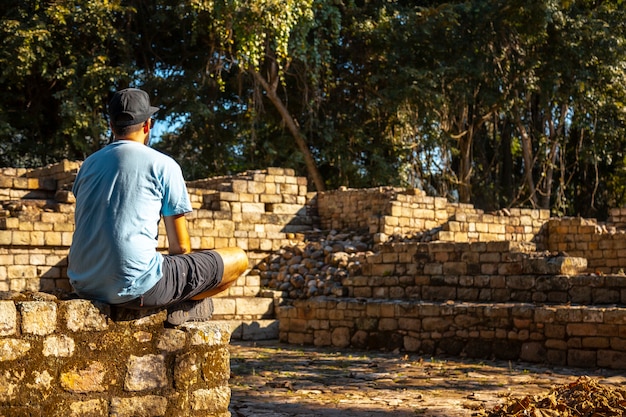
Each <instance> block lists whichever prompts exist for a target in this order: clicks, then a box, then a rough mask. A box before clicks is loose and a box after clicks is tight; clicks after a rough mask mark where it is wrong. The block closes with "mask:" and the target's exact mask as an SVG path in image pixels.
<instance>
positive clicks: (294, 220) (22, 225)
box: [0, 161, 315, 296]
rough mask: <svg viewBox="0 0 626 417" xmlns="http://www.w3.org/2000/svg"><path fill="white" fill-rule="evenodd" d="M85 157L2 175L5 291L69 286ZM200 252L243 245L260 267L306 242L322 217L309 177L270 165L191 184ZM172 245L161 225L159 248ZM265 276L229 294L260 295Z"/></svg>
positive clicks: (192, 226)
mask: <svg viewBox="0 0 626 417" xmlns="http://www.w3.org/2000/svg"><path fill="white" fill-rule="evenodd" d="M79 168H80V163H79V162H69V161H64V162H62V163H59V164H54V165H51V166H48V167H43V168H39V169H32V170H25V169H15V168H5V169H3V170H2V171H1V172H0V201H1V202H2V210H1V211H0V291H17V292H22V291H48V292H49V291H53V290H54V289H62V290H66V291H69V290H70V288H69V282H68V280H67V254H68V252H69V246H70V244H71V242H72V234H73V232H74V203H75V199H74V196H73V195H72V193H71V191H70V190H71V185H72V183H73V179H74V178H75V176H76V173H77V172H78V169H79ZM188 188H189V194H190V197H191V201H192V205H193V208H194V211H193V212H192V213H189V214H188V215H187V220H188V226H189V231H190V237H191V245H192V249H193V250H201V249H207V248H218V247H227V246H239V247H241V248H242V249H244V250H246V252H247V253H248V256H249V257H250V259H251V263H252V264H254V263H256V262H258V260H259V259H262V258H264V257H266V256H267V254H268V253H270V252H271V251H274V250H278V249H279V248H280V247H282V246H285V245H290V244H293V243H295V242H298V241H302V239H303V238H304V236H303V235H302V233H301V232H302V231H303V230H310V229H311V227H312V225H313V223H314V222H315V212H314V211H313V210H312V209H311V207H310V204H309V201H310V195H308V194H307V186H306V179H305V178H301V177H296V176H294V172H293V170H289V169H280V168H268V169H267V170H259V171H251V172H244V173H241V174H238V175H235V176H231V177H221V178H213V179H207V180H200V181H193V182H189V183H188ZM166 248H167V241H166V234H165V227H164V225H163V224H161V225H160V233H159V250H161V251H163V252H165V251H166ZM259 290H260V280H259V277H258V276H254V275H250V274H246V276H245V277H243V278H241V279H240V280H239V281H238V283H237V285H235V286H233V287H231V288H230V289H229V292H228V293H227V294H225V295H227V296H255V295H257V294H258V292H259Z"/></svg>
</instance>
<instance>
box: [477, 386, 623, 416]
mask: <svg viewBox="0 0 626 417" xmlns="http://www.w3.org/2000/svg"><path fill="white" fill-rule="evenodd" d="M625 414H626V389H623V388H620V387H615V386H609V385H602V384H600V383H599V382H598V380H596V379H593V378H590V377H587V376H581V377H579V378H578V379H577V380H576V381H574V382H571V383H567V384H563V385H559V386H557V387H555V388H553V389H552V390H551V391H550V392H549V393H548V394H547V395H546V396H525V397H523V398H509V399H508V400H507V402H506V403H505V404H503V405H498V406H496V407H494V408H493V410H491V411H490V412H489V413H488V414H486V415H487V416H488V417H526V416H530V417H612V416H623V415H625Z"/></svg>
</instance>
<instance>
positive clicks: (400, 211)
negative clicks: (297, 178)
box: [316, 187, 550, 244]
mask: <svg viewBox="0 0 626 417" xmlns="http://www.w3.org/2000/svg"><path fill="white" fill-rule="evenodd" d="M316 204H317V209H318V212H319V216H320V222H321V225H322V228H325V229H338V230H346V229H347V230H359V229H365V230H368V231H369V233H370V234H371V235H375V236H376V237H377V239H376V240H377V241H379V242H385V241H387V240H388V239H389V238H390V237H393V236H401V237H410V238H412V239H420V240H425V241H435V240H437V241H445V242H490V241H504V240H507V241H514V242H535V243H539V244H541V243H542V240H541V233H540V232H541V229H542V227H543V225H544V223H545V222H546V221H547V220H548V219H549V218H550V212H549V211H548V210H531V209H510V210H501V211H499V212H497V213H484V212H483V211H482V210H478V209H475V208H474V206H472V205H471V204H461V203H449V202H448V201H447V200H446V199H445V198H441V197H429V196H426V195H425V194H424V192H423V191H420V190H415V189H401V188H391V187H379V188H372V189H365V190H362V189H345V188H342V189H339V190H336V191H327V192H323V193H319V194H318V195H317V201H316Z"/></svg>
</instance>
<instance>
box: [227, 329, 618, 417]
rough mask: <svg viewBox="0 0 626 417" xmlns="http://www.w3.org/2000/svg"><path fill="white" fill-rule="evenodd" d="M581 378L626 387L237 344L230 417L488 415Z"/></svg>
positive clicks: (393, 356)
mask: <svg viewBox="0 0 626 417" xmlns="http://www.w3.org/2000/svg"><path fill="white" fill-rule="evenodd" d="M583 375H586V376H590V377H592V378H597V379H598V380H601V381H602V382H604V383H609V384H615V385H619V384H623V383H624V382H626V377H625V376H623V375H620V373H619V372H610V371H604V370H598V371H591V370H588V369H571V368H556V367H545V366H539V365H534V364H527V363H521V362H506V361H477V360H469V359H468V360H463V359H459V358H444V357H432V358H431V357H422V356H419V355H407V354H404V353H390V352H371V351H354V350H338V349H323V348H312V347H298V346H293V345H286V344H281V343H279V342H277V341H269V342H262V343H253V342H234V343H232V344H231V380H230V387H231V390H232V398H231V407H230V411H231V413H232V415H233V417H269V416H272V417H291V416H298V417H311V416H325V417H339V416H341V417H352V416H354V417H356V416H358V417H391V416H394V417H405V416H412V417H414V416H423V417H435V416H438V417H444V416H445V417H468V416H486V415H488V411H489V410H491V409H493V407H495V406H496V405H500V404H502V403H504V402H505V401H506V399H507V398H508V397H516V398H517V397H524V396H526V395H541V394H545V393H547V392H549V391H550V389H551V388H553V387H554V386H556V385H560V384H564V383H569V382H573V381H575V380H576V379H577V378H579V377H580V376H583Z"/></svg>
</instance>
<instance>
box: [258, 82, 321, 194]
mask: <svg viewBox="0 0 626 417" xmlns="http://www.w3.org/2000/svg"><path fill="white" fill-rule="evenodd" d="M251 72H252V74H253V75H254V78H255V79H256V80H257V81H258V82H259V83H260V84H261V86H262V87H263V89H264V90H265V92H266V93H267V97H268V98H269V99H270V101H271V102H272V104H273V105H274V106H275V107H276V109H277V110H278V112H279V113H280V115H281V117H282V119H283V122H285V125H287V129H289V132H290V133H291V135H292V136H293V138H294V140H295V141H296V145H297V146H298V149H300V152H302V155H303V156H304V163H305V165H306V169H307V172H308V173H309V176H310V177H311V179H312V180H313V184H314V185H315V189H316V190H317V191H324V190H325V189H326V187H325V186H324V179H323V178H322V175H321V174H320V172H319V170H318V169H317V164H316V163H315V160H314V159H313V155H312V154H311V150H310V149H309V147H308V145H307V143H306V138H305V136H304V135H303V134H302V132H300V129H299V128H298V126H296V122H295V120H293V117H292V116H291V114H289V111H288V110H287V107H285V105H284V104H283V102H282V100H281V99H280V97H278V94H276V89H277V87H278V77H276V76H273V77H272V79H271V83H270V82H268V81H267V80H266V79H265V78H263V76H262V75H261V74H259V72H258V71H255V70H251Z"/></svg>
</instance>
